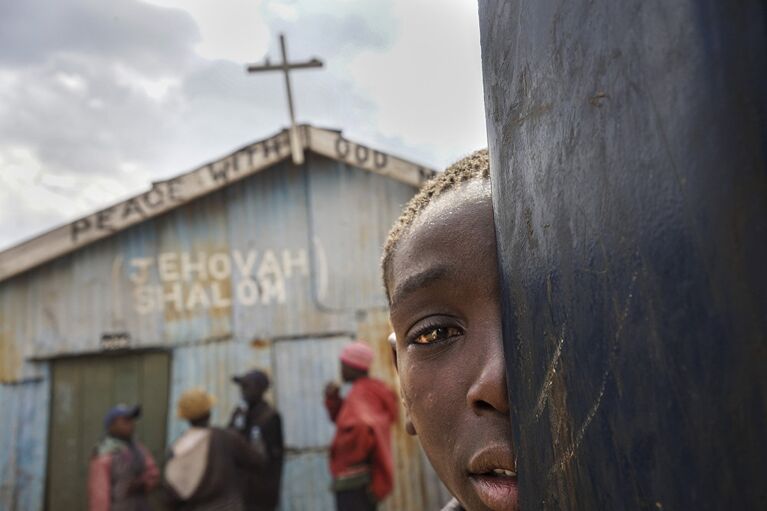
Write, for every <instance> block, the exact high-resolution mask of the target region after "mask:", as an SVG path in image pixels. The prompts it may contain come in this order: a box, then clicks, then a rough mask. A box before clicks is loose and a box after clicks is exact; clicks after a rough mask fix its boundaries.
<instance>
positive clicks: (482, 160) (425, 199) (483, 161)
mask: <svg viewBox="0 0 767 511" xmlns="http://www.w3.org/2000/svg"><path fill="white" fill-rule="evenodd" d="M485 179H490V161H489V158H488V155H487V149H480V150H479V151H475V152H474V153H472V154H470V155H469V156H467V157H465V158H463V159H461V160H458V161H457V162H455V163H454V164H452V165H450V166H449V167H448V168H447V169H445V171H444V172H441V173H439V174H438V175H436V176H435V177H433V178H432V179H430V180H429V181H427V182H426V183H425V184H424V185H423V186H422V187H421V189H420V190H419V192H418V193H417V194H416V195H415V196H414V197H413V198H412V199H410V201H409V202H408V203H407V205H405V209H404V211H403V212H402V214H401V215H400V217H399V218H398V219H397V221H396V222H395V223H394V226H393V227H392V228H391V230H390V231H389V236H388V237H387V238H386V244H385V245H384V250H383V257H382V258H381V269H382V270H383V281H384V282H383V284H384V289H385V290H386V299H387V300H388V302H389V303H390V304H391V294H390V289H389V285H388V282H389V271H390V266H391V259H392V257H393V255H394V250H395V249H396V248H397V243H399V240H401V239H402V238H403V237H404V236H405V235H406V234H407V232H408V231H409V230H410V227H411V226H412V225H413V223H414V222H415V220H416V218H418V215H420V214H421V212H422V211H423V210H424V209H426V206H428V205H429V204H430V203H431V201H432V200H434V199H436V198H437V197H439V196H440V195H443V194H444V193H446V192H448V191H450V190H452V189H454V188H456V187H458V185H460V184H461V183H466V182H468V181H475V180H479V181H481V180H485Z"/></svg>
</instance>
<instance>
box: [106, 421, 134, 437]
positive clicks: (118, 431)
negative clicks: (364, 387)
mask: <svg viewBox="0 0 767 511" xmlns="http://www.w3.org/2000/svg"><path fill="white" fill-rule="evenodd" d="M135 432H136V419H134V418H132V417H116V418H115V419H114V420H113V421H112V424H110V425H109V429H108V430H107V433H109V436H112V437H115V438H119V439H120V440H125V441H126V442H130V441H131V440H132V439H133V434H134V433H135Z"/></svg>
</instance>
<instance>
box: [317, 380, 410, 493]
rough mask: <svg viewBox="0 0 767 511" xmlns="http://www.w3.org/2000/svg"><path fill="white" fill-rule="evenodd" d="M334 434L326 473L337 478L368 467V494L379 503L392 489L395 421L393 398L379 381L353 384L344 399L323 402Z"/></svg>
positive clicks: (330, 399)
mask: <svg viewBox="0 0 767 511" xmlns="http://www.w3.org/2000/svg"><path fill="white" fill-rule="evenodd" d="M325 406H326V407H327V409H328V414H329V415H330V418H331V419H332V420H333V421H334V422H335V423H336V434H335V436H334V437H333V443H332V444H331V447H330V472H331V473H332V474H333V477H335V478H339V477H343V476H344V475H347V474H348V473H350V472H352V473H353V472H354V471H355V469H357V468H358V467H359V466H360V465H369V466H370V476H371V486H370V490H371V492H372V493H373V495H374V496H375V498H376V499H377V500H379V501H380V500H383V498H384V497H386V496H387V495H388V494H389V493H390V492H391V490H392V488H393V487H394V462H393V460H392V454H391V425H392V423H394V421H395V420H397V410H398V409H397V397H396V396H395V394H394V392H392V391H391V389H389V387H388V386H386V384H385V383H383V382H382V381H380V380H375V379H372V378H360V379H358V380H355V381H354V383H353V385H352V388H351V391H350V392H349V395H348V396H347V398H346V399H341V398H328V399H326V400H325Z"/></svg>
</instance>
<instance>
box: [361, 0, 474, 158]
mask: <svg viewBox="0 0 767 511" xmlns="http://www.w3.org/2000/svg"><path fill="white" fill-rule="evenodd" d="M393 5H394V12H395V13H396V14H395V16H396V19H397V20H398V22H399V27H398V35H397V39H396V42H395V43H394V45H393V46H392V47H390V48H385V49H370V50H366V51H364V52H361V53H360V54H359V55H357V56H356V57H355V59H354V62H353V63H352V64H351V66H350V70H351V73H352V77H353V79H354V82H355V83H356V85H357V87H359V89H360V90H364V91H365V93H366V94H367V95H369V96H370V97H371V99H372V101H373V103H374V104H375V105H376V118H375V124H376V126H377V127H378V129H379V130H380V131H381V132H382V134H384V135H386V136H389V137H397V138H399V139H402V140H406V141H407V143H408V144H411V145H416V146H418V145H422V146H427V147H430V148H432V151H433V153H434V154H435V156H436V158H437V159H438V160H439V163H440V164H441V165H447V164H448V163H450V162H451V161H453V160H455V159H456V158H458V157H460V156H462V155H464V154H466V153H468V152H470V151H471V150H473V149H475V148H479V147H482V146H484V145H486V144H487V141H486V135H485V120H484V102H483V92H482V77H481V61H480V51H479V25H478V21H477V6H476V4H474V3H473V2H463V1H459V0H447V1H444V2H439V6H438V5H436V2H432V1H425V0H396V1H395V2H394V3H393Z"/></svg>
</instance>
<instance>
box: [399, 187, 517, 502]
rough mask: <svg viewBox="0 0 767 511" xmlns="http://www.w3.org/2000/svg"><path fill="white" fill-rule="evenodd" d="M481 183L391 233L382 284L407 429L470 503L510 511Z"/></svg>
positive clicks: (511, 478) (512, 493) (495, 279)
mask: <svg viewBox="0 0 767 511" xmlns="http://www.w3.org/2000/svg"><path fill="white" fill-rule="evenodd" d="M492 215H493V213H492V204H491V199H490V189H489V183H488V182H487V181H472V182H470V183H466V184H462V185H460V186H459V187H458V188H456V189H454V190H451V191H448V192H446V193H445V194H444V195H442V196H440V197H439V198H437V199H436V200H435V201H433V202H432V203H431V204H429V205H428V206H427V207H426V208H425V209H424V210H423V211H422V212H421V213H420V214H419V216H418V217H417V218H416V220H415V222H414V223H413V225H412V227H411V228H410V230H409V231H408V232H407V233H406V234H405V235H404V237H403V238H401V239H400V241H399V243H398V244H397V246H396V248H395V252H394V254H393V257H392V259H391V267H390V270H391V271H390V272H389V281H388V282H387V287H388V289H389V291H390V293H391V297H392V299H391V322H392V325H393V326H394V331H395V333H396V337H397V339H396V348H395V350H394V356H395V364H396V366H397V371H398V373H399V378H400V382H401V390H402V400H403V404H404V407H405V412H406V422H407V430H408V431H409V432H410V433H411V434H417V435H418V436H419V438H420V441H421V444H422V446H423V448H424V451H425V452H426V454H427V456H428V457H429V460H430V461H431V463H432V465H433V466H434V468H435V470H436V471H437V473H438V475H439V476H440V479H442V481H443V482H444V483H445V484H446V486H447V487H448V489H449V490H450V491H451V493H452V494H453V495H454V496H455V497H456V498H458V500H459V501H460V502H461V504H462V505H463V506H464V507H465V508H466V509H467V510H469V511H486V510H494V511H517V510H518V509H519V508H518V503H517V491H516V457H515V452H514V448H513V446H512V443H511V421H510V419H509V405H508V395H507V390H506V372H505V363H504V357H503V346H502V342H501V312H500V309H501V307H500V287H499V276H498V269H497V256H496V245H495V231H494V228H493V216H492Z"/></svg>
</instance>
